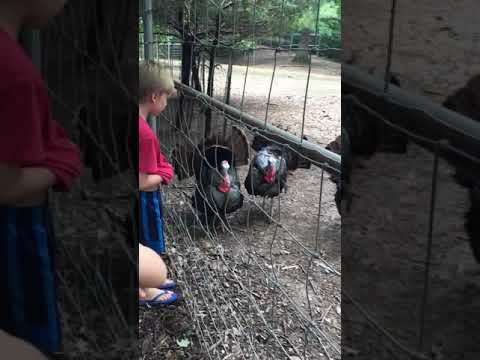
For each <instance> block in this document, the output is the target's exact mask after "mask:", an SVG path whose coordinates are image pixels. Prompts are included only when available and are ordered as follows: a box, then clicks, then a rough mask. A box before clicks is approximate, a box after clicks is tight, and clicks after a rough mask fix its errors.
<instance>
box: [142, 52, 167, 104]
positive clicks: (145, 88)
mask: <svg viewBox="0 0 480 360" xmlns="http://www.w3.org/2000/svg"><path fill="white" fill-rule="evenodd" d="M154 93H158V94H159V95H162V94H167V96H171V95H173V94H174V93H175V86H174V83H173V80H172V77H171V76H170V74H169V73H168V70H167V69H166V68H165V67H164V66H162V65H161V64H159V63H157V62H155V61H152V60H146V61H142V62H140V65H139V76H138V98H139V100H140V102H142V101H145V99H146V98H147V97H148V96H150V95H152V94H154Z"/></svg>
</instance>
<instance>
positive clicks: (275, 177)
mask: <svg viewBox="0 0 480 360" xmlns="http://www.w3.org/2000/svg"><path fill="white" fill-rule="evenodd" d="M304 139H306V137H304ZM252 148H253V149H254V150H255V151H256V152H257V153H256V154H255V156H254V158H253V160H252V162H251V163H250V166H249V169H248V174H247V177H246V178H245V182H244V185H245V189H247V192H248V193H249V194H250V195H254V196H261V197H263V205H262V206H263V207H265V199H266V198H270V199H271V202H270V218H271V217H272V210H273V198H274V197H277V196H279V195H280V194H281V193H282V192H283V191H286V190H287V178H288V171H289V170H290V171H292V172H293V171H295V170H296V169H298V168H306V169H309V168H310V166H311V163H310V161H308V160H306V159H304V158H303V157H301V156H300V155H299V154H298V153H296V152H294V151H293V150H291V149H288V148H287V147H284V146H282V145H279V144H277V143H275V142H273V141H271V140H269V139H267V138H265V137H264V136H262V135H255V136H254V138H253V142H252Z"/></svg>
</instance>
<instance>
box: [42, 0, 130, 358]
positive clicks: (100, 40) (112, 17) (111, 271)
mask: <svg viewBox="0 0 480 360" xmlns="http://www.w3.org/2000/svg"><path fill="white" fill-rule="evenodd" d="M137 9H138V8H137V7H136V6H134V2H132V1H126V2H122V4H117V3H115V4H114V2H111V1H105V2H98V1H70V2H68V4H67V6H66V7H65V9H64V11H63V12H62V14H61V15H59V16H58V17H57V18H56V19H55V21H54V22H52V24H51V26H50V27H49V28H48V29H47V30H45V31H42V32H41V33H40V34H38V35H39V36H38V37H37V38H36V45H37V49H39V52H38V55H39V56H38V57H37V58H36V59H35V60H36V63H37V64H36V65H37V66H38V67H39V68H40V70H41V72H42V73H43V76H44V79H45V83H46V86H47V90H48V93H49V96H50V100H51V106H52V112H53V116H54V118H55V119H56V120H57V121H59V122H60V123H61V125H62V126H63V127H64V128H65V130H66V132H67V133H68V135H69V138H71V139H72V140H73V141H74V142H76V143H77V144H79V145H80V148H81V152H82V158H83V163H84V168H83V173H82V175H81V178H80V180H79V181H78V183H76V184H75V186H74V188H73V190H72V192H71V193H68V194H54V195H53V196H52V199H51V206H52V208H53V209H54V210H55V211H54V214H55V228H56V232H57V240H58V241H57V246H58V271H57V275H58V285H59V294H58V295H59V301H58V303H59V308H60V313H61V324H62V326H61V328H62V338H63V349H62V350H63V352H64V353H66V354H67V355H68V358H71V359H95V358H102V359H105V358H115V359H132V358H135V357H136V356H137V350H138V346H137V343H136V342H137V338H138V336H137V334H138V330H137V326H136V324H137V321H138V320H137V318H138V317H137V314H138V306H137V303H136V301H134V299H136V296H137V292H136V289H135V284H136V283H137V279H136V263H135V250H134V249H135V248H134V247H133V246H132V244H133V243H134V242H135V241H134V240H135V235H134V233H135V231H133V233H132V230H131V226H128V225H127V224H135V223H136V221H134V220H133V219H135V217H136V214H135V213H134V212H132V211H131V209H130V205H131V202H132V199H134V198H135V196H136V193H137V189H136V186H135V184H136V174H135V173H134V171H128V170H129V169H136V168H137V166H136V164H137V161H138V160H137V153H136V148H137V145H136V144H137V139H136V137H134V136H131V135H132V134H136V129H137V127H136V126H137V125H136V122H137V116H138V114H137V107H136V106H137V105H136V101H135V94H136V85H135V81H134V79H135V78H136V77H137V74H136V71H135V69H137V66H136V64H137V62H138V59H137V54H138V53H137V44H138V43H137V41H136V37H137V34H138V21H137V19H138V17H137ZM107 14H108V16H107ZM116 21H120V22H121V24H122V27H121V29H120V31H119V30H118V29H119V28H120V27H119V24H118V23H115V22H116ZM132 36H133V39H134V40H133V41H132ZM131 45H134V46H133V48H131ZM130 60H133V61H130ZM131 64H134V66H133V67H132V66H131ZM132 69H133V71H134V73H132ZM132 89H135V91H132ZM119 102H120V104H121V105H119ZM129 134H130V135H129ZM132 300H133V301H132Z"/></svg>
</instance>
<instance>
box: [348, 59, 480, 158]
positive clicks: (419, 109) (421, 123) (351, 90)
mask: <svg viewBox="0 0 480 360" xmlns="http://www.w3.org/2000/svg"><path fill="white" fill-rule="evenodd" d="M345 94H352V95H354V96H355V97H356V98H357V99H358V100H359V101H361V102H362V103H364V104H365V105H367V106H369V107H370V108H372V109H375V111H376V112H377V113H379V114H380V115H382V116H384V117H385V118H386V119H388V120H389V121H391V122H392V123H394V124H396V125H398V126H400V127H402V128H404V129H405V130H408V131H411V132H413V133H415V134H417V135H419V136H423V137H425V138H429V139H431V140H433V141H436V140H446V141H447V142H448V143H449V145H450V146H452V147H454V148H456V149H458V150H460V151H462V152H464V153H466V154H468V155H470V156H472V157H478V156H479V154H480V122H478V121H475V120H473V119H470V118H468V117H466V116H463V115H461V114H458V113H456V112H454V111H451V110H449V109H447V108H445V107H443V106H442V105H440V104H436V103H434V102H433V101H430V100H429V99H427V98H425V97H423V96H420V95H412V94H409V93H408V92H407V91H406V90H403V89H401V88H399V87H397V86H394V85H391V86H390V87H389V90H388V92H387V94H385V93H384V82H383V80H382V79H378V78H375V77H373V76H371V75H369V74H367V73H365V72H363V71H361V70H359V69H357V68H355V67H353V66H350V65H342V95H345Z"/></svg>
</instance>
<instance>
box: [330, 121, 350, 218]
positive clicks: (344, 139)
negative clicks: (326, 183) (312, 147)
mask: <svg viewBox="0 0 480 360" xmlns="http://www.w3.org/2000/svg"><path fill="white" fill-rule="evenodd" d="M342 145H343V146H342ZM325 148H326V149H327V150H330V151H332V152H334V153H336V154H339V155H340V156H341V157H342V164H341V172H340V173H338V172H334V171H329V169H326V171H327V172H329V173H330V179H331V180H332V181H333V182H334V183H335V185H336V186H337V191H336V192H335V205H336V206H337V211H338V213H339V214H342V209H341V208H342V206H341V204H342V199H345V200H346V201H347V203H346V210H347V211H350V205H351V204H352V197H351V193H350V168H351V164H350V139H349V137H348V132H347V131H346V130H345V128H344V127H342V131H341V134H340V135H339V136H337V138H336V139H335V140H334V141H332V142H331V143H329V144H328V145H327V146H326V147H325Z"/></svg>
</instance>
